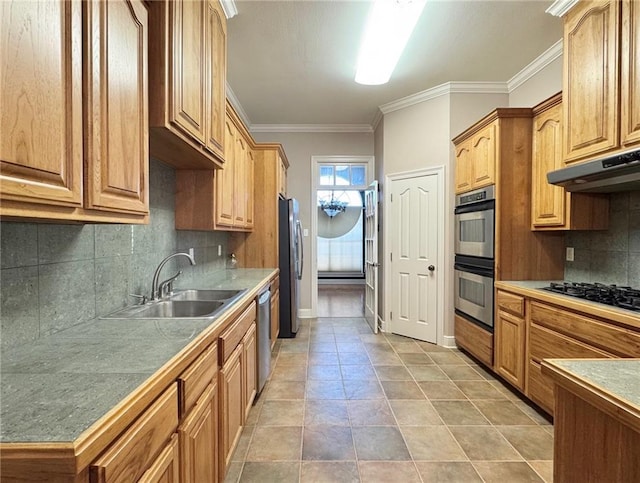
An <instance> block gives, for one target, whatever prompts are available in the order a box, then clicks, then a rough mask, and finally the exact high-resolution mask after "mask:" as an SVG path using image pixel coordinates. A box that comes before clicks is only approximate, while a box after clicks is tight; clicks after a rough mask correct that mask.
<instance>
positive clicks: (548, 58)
mask: <svg viewBox="0 0 640 483" xmlns="http://www.w3.org/2000/svg"><path fill="white" fill-rule="evenodd" d="M563 44H564V42H563V41H562V39H560V40H558V41H557V42H556V43H555V44H553V45H552V46H551V47H549V48H548V49H547V50H545V51H544V52H543V53H542V54H540V56H539V57H537V58H536V59H534V60H533V62H531V63H530V64H529V65H527V66H526V67H525V68H524V69H522V70H521V71H520V72H518V73H517V74H516V75H514V76H513V77H512V78H511V79H509V80H508V81H507V86H508V88H509V93H511V92H513V91H514V90H515V89H517V88H518V87H520V86H521V85H522V84H524V83H525V82H526V81H528V80H529V79H531V78H532V77H533V76H534V75H536V74H537V73H538V72H540V71H541V70H542V69H544V68H545V67H546V66H548V65H549V64H550V63H551V62H553V61H554V60H556V59H557V58H558V57H560V56H561V55H562V47H563Z"/></svg>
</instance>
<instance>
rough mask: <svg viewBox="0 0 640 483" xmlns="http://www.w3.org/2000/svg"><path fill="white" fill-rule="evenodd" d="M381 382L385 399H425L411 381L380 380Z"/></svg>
mask: <svg viewBox="0 0 640 483" xmlns="http://www.w3.org/2000/svg"><path fill="white" fill-rule="evenodd" d="M381 384H382V388H383V389H384V393H385V395H386V396H387V399H425V396H424V394H423V393H422V391H421V390H420V388H419V387H418V385H417V384H416V383H415V382H413V381H382V382H381Z"/></svg>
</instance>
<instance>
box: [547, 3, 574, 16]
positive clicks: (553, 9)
mask: <svg viewBox="0 0 640 483" xmlns="http://www.w3.org/2000/svg"><path fill="white" fill-rule="evenodd" d="M576 3H578V0H556V1H555V2H553V3H552V4H551V6H550V7H549V8H548V9H546V10H545V12H547V13H549V14H551V15H553V16H554V17H564V15H565V14H566V13H567V12H568V11H569V10H571V9H572V8H573V6H574V5H575V4H576Z"/></svg>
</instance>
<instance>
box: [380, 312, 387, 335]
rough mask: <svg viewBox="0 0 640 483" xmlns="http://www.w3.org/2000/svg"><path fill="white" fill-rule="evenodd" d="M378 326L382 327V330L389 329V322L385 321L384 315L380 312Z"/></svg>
mask: <svg viewBox="0 0 640 483" xmlns="http://www.w3.org/2000/svg"><path fill="white" fill-rule="evenodd" d="M378 328H379V329H380V332H386V331H387V323H386V322H385V321H384V319H383V318H382V317H380V314H378Z"/></svg>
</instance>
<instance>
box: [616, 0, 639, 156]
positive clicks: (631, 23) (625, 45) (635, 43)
mask: <svg viewBox="0 0 640 483" xmlns="http://www.w3.org/2000/svg"><path fill="white" fill-rule="evenodd" d="M621 47H622V55H621V56H620V58H621V60H622V65H621V73H620V89H621V92H620V94H621V98H620V108H621V110H622V112H621V133H620V137H621V139H620V140H621V142H622V145H624V146H627V147H631V146H632V145H636V144H638V143H640V4H639V3H638V2H637V1H630V0H625V1H623V2H622V46H621Z"/></svg>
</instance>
